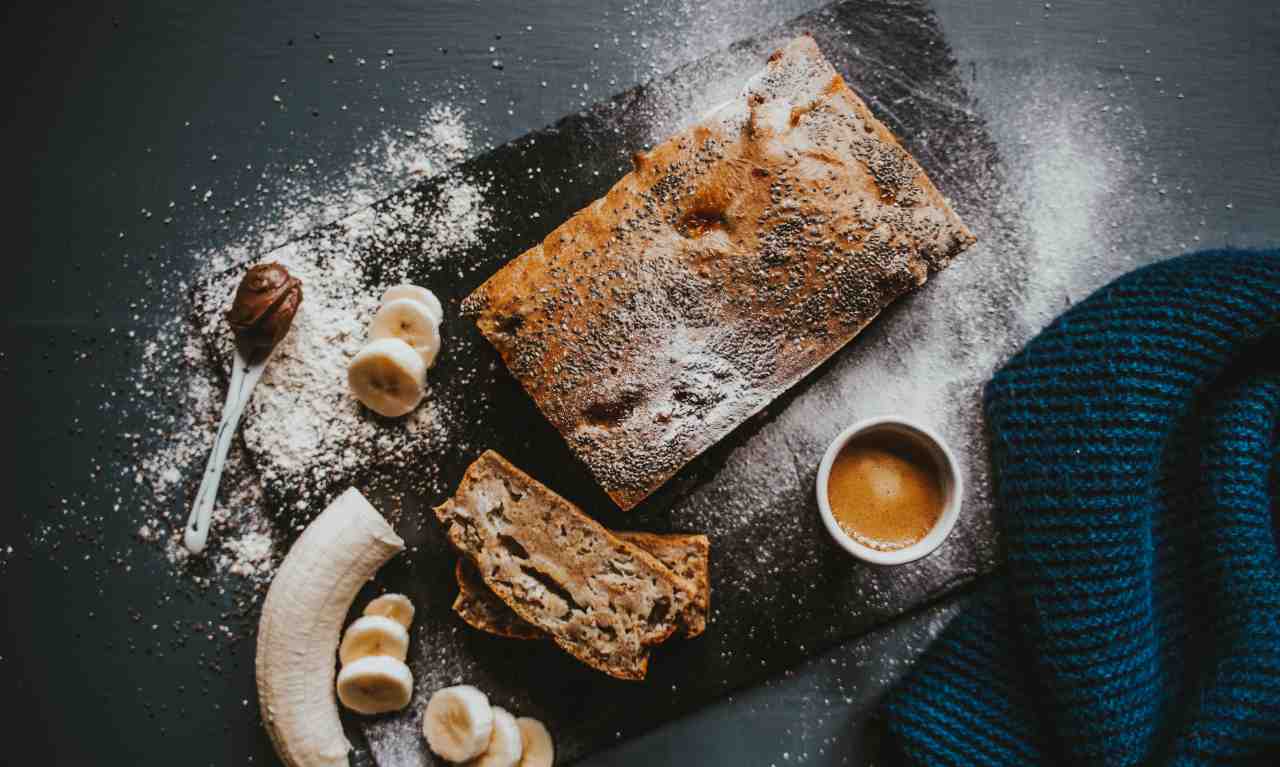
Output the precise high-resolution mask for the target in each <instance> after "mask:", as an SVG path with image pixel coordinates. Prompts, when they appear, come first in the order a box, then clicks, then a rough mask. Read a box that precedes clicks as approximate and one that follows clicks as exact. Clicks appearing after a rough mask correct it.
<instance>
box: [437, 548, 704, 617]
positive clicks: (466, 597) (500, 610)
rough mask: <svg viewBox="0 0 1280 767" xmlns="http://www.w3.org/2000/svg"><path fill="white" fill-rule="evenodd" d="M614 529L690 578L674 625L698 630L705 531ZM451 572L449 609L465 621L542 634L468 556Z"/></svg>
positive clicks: (701, 597)
mask: <svg viewBox="0 0 1280 767" xmlns="http://www.w3.org/2000/svg"><path fill="white" fill-rule="evenodd" d="M615 535H617V536H618V537H619V538H621V539H622V540H624V541H626V542H628V543H632V544H635V545H636V546H639V547H640V548H642V549H644V550H645V551H647V552H649V553H650V554H652V555H653V556H654V557H656V558H657V559H658V561H659V562H661V563H662V564H664V565H666V566H667V567H669V568H671V571H672V572H673V573H675V574H676V575H678V576H680V577H681V578H684V579H685V580H686V581H688V582H689V583H690V584H692V589H693V594H694V598H693V601H691V602H690V603H689V605H688V606H687V607H686V608H685V610H684V614H683V615H682V616H681V619H680V627H681V631H682V632H683V633H684V635H685V636H687V637H696V636H698V635H700V634H702V632H703V631H705V630H706V628H707V613H708V611H709V609H710V603H711V576H710V553H711V545H710V542H709V541H708V540H707V536H705V535H693V534H687V533H667V534H659V533H638V532H618V533H615ZM454 575H455V577H456V579H457V581H458V597H457V599H455V600H454V602H453V611H454V612H455V613H457V614H458V617H460V618H462V620H463V621H464V622H466V623H467V625H469V626H471V627H472V628H476V629H479V630H481V631H484V632H487V633H490V634H496V635H497V636H501V637H506V638H508V639H546V638H547V635H546V634H544V633H542V632H541V631H539V630H538V629H537V628H535V627H534V626H532V625H531V624H529V623H528V622H526V621H525V620H524V619H523V618H521V617H520V616H519V615H516V613H515V611H513V610H512V609H511V608H510V607H507V603H506V602H503V601H502V600H501V599H499V598H498V596H497V595H496V594H494V593H493V592H492V591H490V590H489V589H488V587H486V586H485V585H484V579H483V578H481V577H480V573H478V572H477V571H476V568H475V565H473V564H471V562H470V561H468V560H467V559H465V558H460V559H458V566H457V567H456V568H455V570H454Z"/></svg>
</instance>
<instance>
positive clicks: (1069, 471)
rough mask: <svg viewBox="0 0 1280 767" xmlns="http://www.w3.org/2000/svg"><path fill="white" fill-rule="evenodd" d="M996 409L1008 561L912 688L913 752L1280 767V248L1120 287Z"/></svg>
mask: <svg viewBox="0 0 1280 767" xmlns="http://www.w3.org/2000/svg"><path fill="white" fill-rule="evenodd" d="M985 407H986V415H987V420H988V425H989V428H990V433H991V440H992V445H991V451H992V462H993V466H994V469H995V477H996V480H995V493H996V506H997V509H998V523H999V525H1000V527H1001V530H1002V534H1003V543H1004V547H1005V564H1004V566H1003V568H1002V570H1001V572H1000V574H999V575H997V576H996V577H995V578H994V579H993V581H992V582H991V583H989V584H987V586H986V588H985V589H984V590H983V591H982V592H981V593H979V594H978V595H976V597H975V600H974V603H973V604H972V605H971V606H970V607H968V608H966V610H965V612H963V613H962V614H961V615H960V616H959V617H957V618H956V620H955V621H954V622H953V623H952V624H951V625H950V626H948V627H947V629H946V630H945V631H944V632H943V634H942V636H941V637H939V639H938V641H937V642H936V643H935V644H934V645H933V646H932V647H931V648H930V649H929V651H928V652H927V653H926V655H925V657H924V658H923V659H922V660H921V662H920V664H919V665H918V666H917V667H916V669H914V670H913V672H912V673H911V675H910V676H908V677H907V679H906V680H904V682H903V683H902V684H901V685H900V686H899V687H898V688H896V689H895V690H893V691H892V692H891V693H890V695H889V697H888V699H887V701H886V704H885V707H884V712H883V713H884V715H885V719H886V722H887V727H888V733H889V743H890V744H891V747H893V748H894V749H895V750H896V751H897V752H898V753H899V754H900V755H901V756H902V757H903V758H904V760H905V761H907V762H909V763H915V764H928V765H968V764H1001V765H1004V764H1019V765H1022V764H1073V765H1074V764H1105V765H1137V764H1161V765H1163V764H1179V765H1181V764H1220V763H1224V762H1233V763H1259V764H1270V765H1280V555H1278V554H1277V515H1280V445H1278V441H1280V251H1265V252H1260V251H1216V252H1205V253H1199V254H1194V255H1189V256H1183V257H1181V258H1176V259H1173V260H1171V261H1167V262H1164V263H1161V264H1157V265H1154V266H1150V267H1146V268H1144V269H1139V270H1138V271H1136V272H1133V273H1131V274H1129V275H1127V276H1125V277H1122V278H1120V279H1119V280H1116V281H1115V282H1113V283H1111V284H1110V285H1108V286H1107V287H1105V288H1103V289H1101V290H1099V291H1098V292H1097V293H1095V294H1093V295H1092V296H1090V297H1089V298H1088V299H1086V300H1085V301H1083V302H1081V303H1080V304H1079V305H1077V306H1076V307H1074V308H1072V309H1071V310H1070V311H1068V312H1067V313H1065V314H1064V315H1062V316H1061V317H1059V318H1058V319H1057V320H1056V321H1055V322H1054V323H1053V324H1052V325H1050V326H1049V327H1048V328H1047V329H1046V330H1044V331H1043V332H1042V333H1041V334H1040V335H1039V336H1038V337H1037V338H1035V339H1034V340H1033V341H1032V342H1031V343H1030V344H1028V345H1027V347H1026V348H1025V349H1024V350H1023V351H1022V352H1020V353H1019V354H1018V355H1017V356H1015V357H1014V358H1013V359H1012V360H1010V361H1009V363H1008V364H1007V365H1005V366H1004V368H1003V369H1002V370H1000V372H999V373H997V374H996V376H995V377H994V378H993V379H992V380H991V382H990V383H989V384H988V386H987V389H986V398H985Z"/></svg>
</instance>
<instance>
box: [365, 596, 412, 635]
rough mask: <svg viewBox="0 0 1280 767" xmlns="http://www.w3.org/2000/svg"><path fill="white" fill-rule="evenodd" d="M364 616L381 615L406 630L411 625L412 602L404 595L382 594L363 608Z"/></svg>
mask: <svg viewBox="0 0 1280 767" xmlns="http://www.w3.org/2000/svg"><path fill="white" fill-rule="evenodd" d="M364 614H365V615H382V616H385V617H387V618H390V619H391V620H393V621H395V622H396V623H399V624H400V625H401V626H404V627H405V628H406V629H408V628H409V627H410V626H412V625H413V602H410V601H409V597H406V596H405V595H404V594H383V595H382V596H380V597H378V598H377V599H375V600H373V601H372V602H370V603H369V604H367V605H365V607H364Z"/></svg>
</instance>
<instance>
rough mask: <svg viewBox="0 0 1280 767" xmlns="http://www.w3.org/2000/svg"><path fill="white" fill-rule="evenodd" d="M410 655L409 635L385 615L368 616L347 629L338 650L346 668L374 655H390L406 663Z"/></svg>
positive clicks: (357, 620) (359, 619)
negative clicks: (405, 660) (352, 663)
mask: <svg viewBox="0 0 1280 767" xmlns="http://www.w3.org/2000/svg"><path fill="white" fill-rule="evenodd" d="M408 654H409V632H408V631H406V630H405V628H404V626H401V625H400V624H399V623H398V622H397V621H394V620H392V619H391V618H388V617H386V616H384V615H366V616H364V617H362V618H357V619H356V620H355V622H354V623H352V624H351V625H350V626H347V633H346V634H345V635H343V637H342V646H341V647H339V648H338V660H340V661H342V665H344V666H345V665H347V664H348V663H351V662H352V661H356V660H359V659H361V658H366V657H368V656H370V655H386V656H388V657H391V658H395V659H396V660H398V661H403V660H404V659H405V657H406V656H408Z"/></svg>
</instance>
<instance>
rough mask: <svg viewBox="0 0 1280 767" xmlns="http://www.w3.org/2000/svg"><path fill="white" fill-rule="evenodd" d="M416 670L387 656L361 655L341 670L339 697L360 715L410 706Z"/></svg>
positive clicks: (345, 704) (339, 675) (339, 673)
mask: <svg viewBox="0 0 1280 767" xmlns="http://www.w3.org/2000/svg"><path fill="white" fill-rule="evenodd" d="M412 697H413V673H412V672H410V671H409V667H408V666H406V665H404V663H403V662H402V661H398V660H396V659H395V658H389V657H387V656H386V655H369V656H367V657H364V658H357V659H356V660H354V661H352V662H351V663H348V664H347V665H345V666H343V667H342V670H341V671H339V672H338V700H340V701H342V705H344V706H346V707H347V708H349V709H351V710H352V711H354V712H356V713H357V714H385V713H387V712H388V711H399V710H400V709H402V708H404V707H405V706H407V705H409V699H410V698H412Z"/></svg>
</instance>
